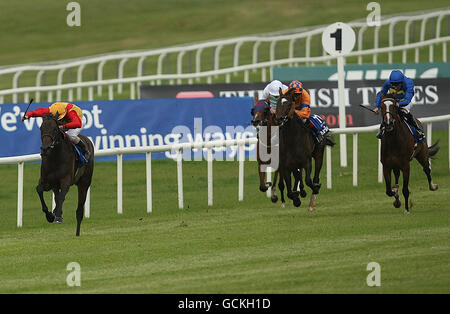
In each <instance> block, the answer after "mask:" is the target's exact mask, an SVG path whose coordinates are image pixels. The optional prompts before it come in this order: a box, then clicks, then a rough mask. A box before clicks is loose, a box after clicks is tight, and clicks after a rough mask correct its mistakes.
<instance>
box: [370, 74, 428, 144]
mask: <svg viewBox="0 0 450 314" xmlns="http://www.w3.org/2000/svg"><path fill="white" fill-rule="evenodd" d="M387 94H392V95H393V96H394V97H395V100H396V101H397V103H398V105H399V106H400V110H399V114H400V115H401V116H403V117H405V118H406V119H407V120H408V122H409V123H410V124H411V125H412V126H413V127H414V128H415V129H416V130H417V133H418V136H419V139H418V140H419V142H420V141H421V140H423V138H424V137H425V134H424V132H423V130H422V129H421V128H420V126H419V125H418V124H417V122H416V120H415V119H414V117H413V116H412V114H411V112H410V110H411V106H412V105H411V100H412V98H413V97H414V82H413V80H412V79H410V78H408V77H406V76H405V75H403V73H402V72H401V71H399V70H395V71H392V72H391V75H390V76H389V79H388V80H386V82H384V85H383V88H382V89H381V91H379V92H378V94H377V100H376V108H375V109H374V113H375V114H378V111H379V108H380V104H381V100H382V99H383V98H384V97H386V95H387ZM383 134H384V126H383V125H381V126H380V132H378V134H377V138H379V139H381V137H382V136H383Z"/></svg>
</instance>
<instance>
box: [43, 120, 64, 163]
mask: <svg viewBox="0 0 450 314" xmlns="http://www.w3.org/2000/svg"><path fill="white" fill-rule="evenodd" d="M58 132H61V131H60V130H59V127H58V124H57V125H56V128H54V129H53V134H52V133H43V134H41V142H43V140H44V138H45V137H49V138H50V139H51V141H52V142H51V144H50V145H49V146H46V147H42V146H41V155H42V153H43V150H48V149H50V150H52V149H53V148H55V146H56V145H57V144H58V143H59V141H58V136H57V135H58Z"/></svg>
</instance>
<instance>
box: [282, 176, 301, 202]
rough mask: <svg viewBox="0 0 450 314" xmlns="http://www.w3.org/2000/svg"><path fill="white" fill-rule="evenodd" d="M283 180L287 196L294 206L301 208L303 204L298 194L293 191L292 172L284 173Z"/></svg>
mask: <svg viewBox="0 0 450 314" xmlns="http://www.w3.org/2000/svg"><path fill="white" fill-rule="evenodd" d="M283 178H284V181H285V183H286V192H287V196H288V197H289V198H290V199H291V200H292V203H293V204H294V206H295V207H299V206H300V205H301V203H302V202H301V201H300V199H299V197H298V192H297V191H295V192H294V191H292V181H291V180H292V178H291V172H290V171H286V172H284V174H283Z"/></svg>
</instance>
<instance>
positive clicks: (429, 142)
mask: <svg viewBox="0 0 450 314" xmlns="http://www.w3.org/2000/svg"><path fill="white" fill-rule="evenodd" d="M432 134H433V123H432V122H430V123H427V144H428V147H430V146H431V144H432V142H431V135H432ZM428 164H429V165H430V169H431V158H428Z"/></svg>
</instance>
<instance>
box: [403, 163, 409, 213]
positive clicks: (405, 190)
mask: <svg viewBox="0 0 450 314" xmlns="http://www.w3.org/2000/svg"><path fill="white" fill-rule="evenodd" d="M409 171H410V168H409V163H408V164H407V165H406V166H405V168H403V169H402V173H403V188H402V192H403V197H404V198H405V213H409V202H408V198H409V190H408V184H409Z"/></svg>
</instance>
